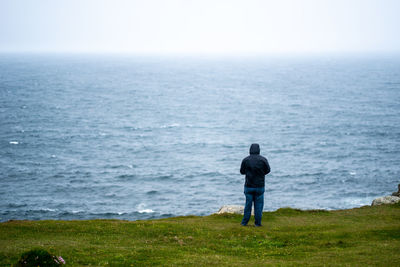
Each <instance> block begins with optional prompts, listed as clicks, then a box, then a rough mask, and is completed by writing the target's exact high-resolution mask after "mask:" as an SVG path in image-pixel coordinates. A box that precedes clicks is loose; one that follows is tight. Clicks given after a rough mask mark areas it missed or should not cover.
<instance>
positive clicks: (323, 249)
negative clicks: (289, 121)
mask: <svg viewBox="0 0 400 267" xmlns="http://www.w3.org/2000/svg"><path fill="white" fill-rule="evenodd" d="M240 221H241V216H240V215H231V214H224V215H210V216H205V217H197V216H186V217H174V218H168V219H159V220H148V221H121V220H89V221H9V222H5V223H0V265H1V266H10V265H12V264H14V263H16V262H17V261H18V259H19V257H20V255H21V254H22V253H23V252H25V251H27V250H30V249H32V248H43V249H46V250H48V251H49V252H51V253H52V254H55V255H61V256H62V257H63V258H64V259H65V261H66V262H67V266H82V265H89V266H90V265H92V266H299V265H307V266H400V204H395V205H384V206H373V207H369V206H368V207H367V206H366V207H362V208H356V209H350V210H338V211H318V210H311V211H301V210H295V209H290V208H283V209H279V210H277V211H275V212H265V213H264V214H263V224H264V226H263V227H252V226H247V227H242V226H240ZM250 222H252V221H250Z"/></svg>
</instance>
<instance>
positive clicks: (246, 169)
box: [240, 144, 271, 188]
mask: <svg viewBox="0 0 400 267" xmlns="http://www.w3.org/2000/svg"><path fill="white" fill-rule="evenodd" d="M270 171H271V168H270V167H269V163H268V160H267V159H266V158H264V157H263V156H261V155H260V146H259V145H258V144H252V145H251V146H250V156H248V157H246V158H244V159H243V161H242V165H241V166H240V173H241V174H243V175H246V182H245V186H246V187H253V188H256V187H264V186H265V175H267V174H268V173H270Z"/></svg>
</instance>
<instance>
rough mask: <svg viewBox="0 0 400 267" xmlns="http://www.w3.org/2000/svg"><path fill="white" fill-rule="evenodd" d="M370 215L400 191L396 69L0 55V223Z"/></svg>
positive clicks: (393, 63)
mask: <svg viewBox="0 0 400 267" xmlns="http://www.w3.org/2000/svg"><path fill="white" fill-rule="evenodd" d="M251 143H259V144H260V146H261V154H263V155H264V156H266V157H267V158H268V160H269V163H270V165H271V169H272V172H271V173H270V174H269V175H267V177H266V193H265V206H264V210H266V211H269V210H275V209H277V208H280V207H286V206H290V207H294V208H301V209H345V208H353V207H359V206H362V205H369V204H370V203H371V201H372V200H373V199H374V198H375V197H378V196H382V195H387V194H390V193H391V192H393V191H395V190H396V188H397V184H398V183H400V57H398V56H397V57H395V56H388V55H386V56H370V57H366V56H364V57H362V56H324V57H323V56H321V57H295V58H289V57H260V58H257V57H251V58H200V57H198V58H196V57H172V56H171V57H155V56H154V57H139V56H128V55H127V56H124V55H118V56H115V55H114V56H111V55H103V56H100V55H50V54H43V55H34V54H15V55H0V171H1V173H0V221H6V220H10V219H35V220H36V219H89V218H119V219H128V220H137V219H149V218H162V217H168V216H177V215H189V214H193V215H207V214H211V213H213V212H216V211H217V210H218V209H219V207H220V206H222V205H224V204H238V205H240V204H244V195H243V184H244V177H243V176H241V175H240V174H239V167H240V163H241V160H242V159H243V158H244V157H246V156H247V155H248V149H249V146H250V144H251Z"/></svg>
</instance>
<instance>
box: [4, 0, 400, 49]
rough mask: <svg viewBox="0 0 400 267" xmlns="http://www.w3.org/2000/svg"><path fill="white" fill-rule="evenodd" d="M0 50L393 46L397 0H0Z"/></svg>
mask: <svg viewBox="0 0 400 267" xmlns="http://www.w3.org/2000/svg"><path fill="white" fill-rule="evenodd" d="M0 51H50V52H54V51H70V52H133V53H143V52H145V53H277V52H281V53H287V52H291V53H292V52H294V53H302V52H316V53H325V52H397V53H398V52H400V0H275V1H269V0H243V1H235V0H226V1H225V0H142V1H139V0H130V1H128V0H0Z"/></svg>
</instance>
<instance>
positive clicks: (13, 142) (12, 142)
mask: <svg viewBox="0 0 400 267" xmlns="http://www.w3.org/2000/svg"><path fill="white" fill-rule="evenodd" d="M18 144H19V142H17V141H10V145H18Z"/></svg>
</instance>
